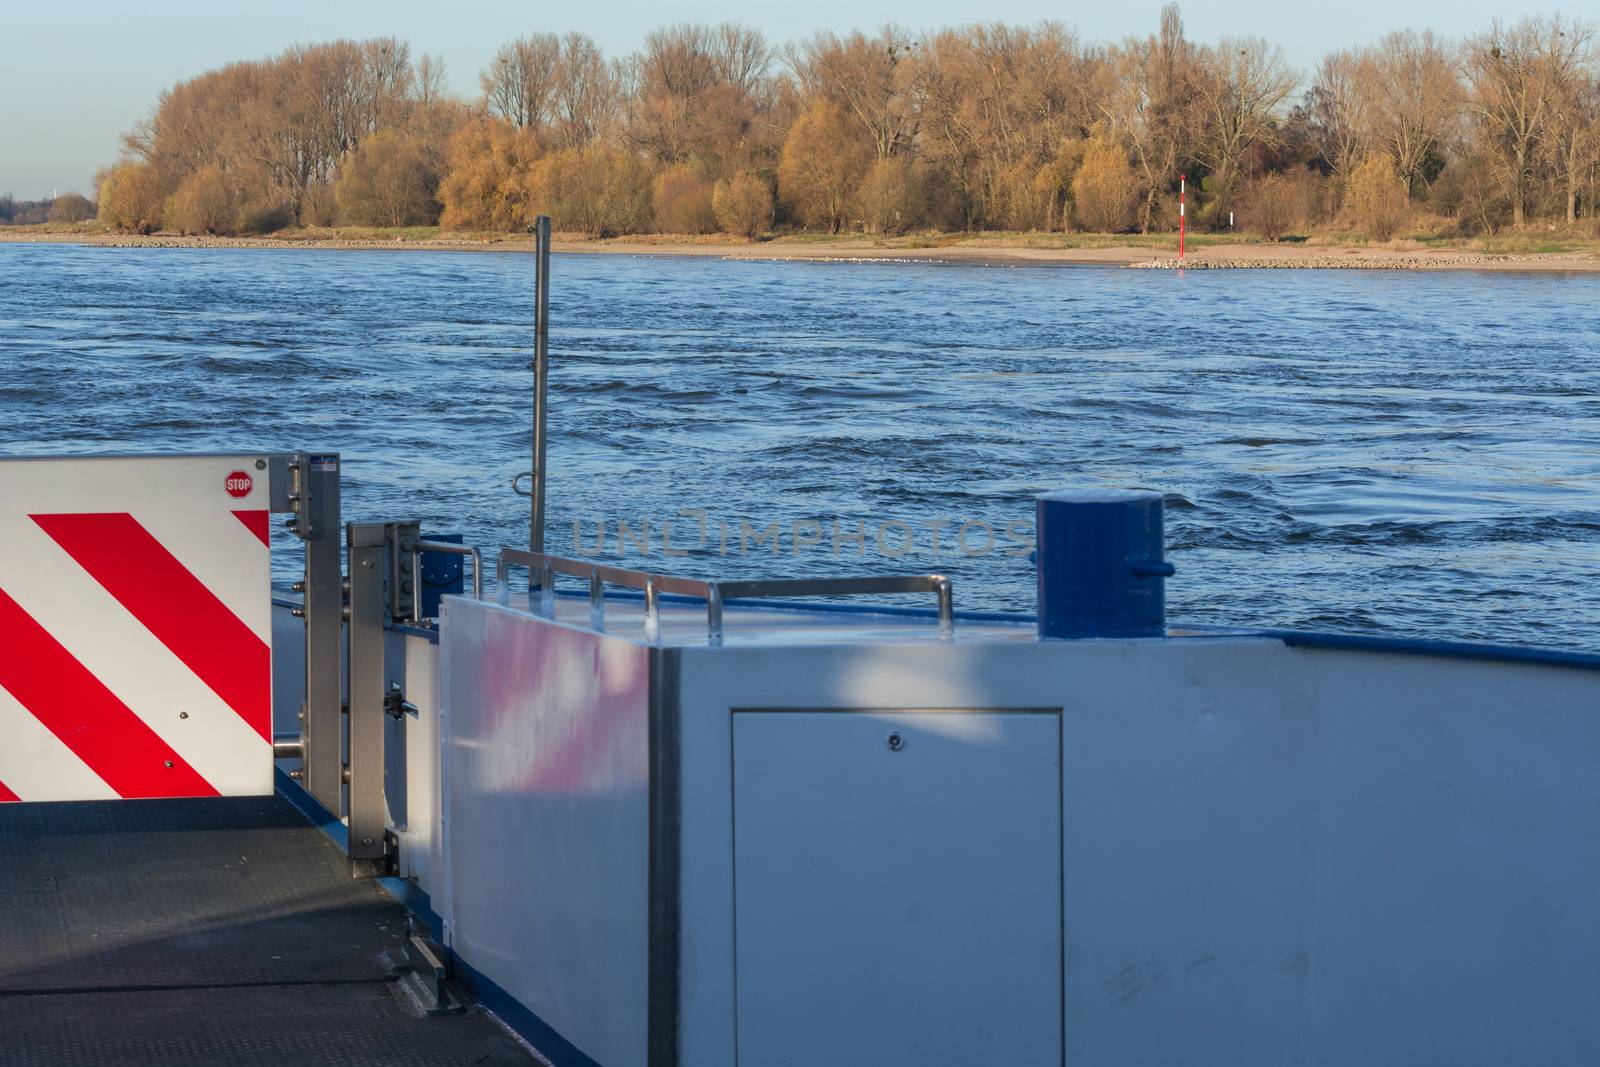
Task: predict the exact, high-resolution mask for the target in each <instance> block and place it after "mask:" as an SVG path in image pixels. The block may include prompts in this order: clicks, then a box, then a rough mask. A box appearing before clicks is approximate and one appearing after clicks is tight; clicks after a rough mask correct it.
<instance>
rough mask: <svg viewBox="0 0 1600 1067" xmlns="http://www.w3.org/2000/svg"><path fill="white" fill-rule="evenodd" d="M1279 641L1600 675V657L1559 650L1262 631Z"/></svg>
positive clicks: (1350, 635)
mask: <svg viewBox="0 0 1600 1067" xmlns="http://www.w3.org/2000/svg"><path fill="white" fill-rule="evenodd" d="M1255 632H1257V633H1260V634H1263V635H1265V636H1267V637H1276V638H1277V639H1278V640H1280V641H1282V642H1283V643H1284V644H1286V645H1288V646H1289V647H1291V648H1327V649H1340V650H1346V651H1351V652H1384V653H1397V654H1400V655H1412V656H1443V657H1446V658H1449V659H1475V660H1489V661H1492V662H1498V663H1528V664H1534V665H1537V666H1541V667H1575V668H1577V669H1579V670H1589V671H1600V655H1596V654H1595V653H1592V652H1569V651H1567V650H1565V649H1559V648H1532V647H1528V646H1525V645H1480V644H1475V643H1473V642H1470V641H1432V640H1428V639H1426V638H1420V637H1376V636H1372V635H1368V634H1328V633H1308V632H1305V631H1302V630H1258V631H1255Z"/></svg>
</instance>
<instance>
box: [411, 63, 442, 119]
mask: <svg viewBox="0 0 1600 1067" xmlns="http://www.w3.org/2000/svg"><path fill="white" fill-rule="evenodd" d="M415 81H416V94H417V103H418V104H420V105H422V107H424V108H426V109H430V110H431V109H432V108H434V107H436V106H438V104H440V103H441V102H442V101H443V100H444V93H445V88H444V86H445V72H444V56H441V55H424V56H420V57H418V59H417V66H416V80H415Z"/></svg>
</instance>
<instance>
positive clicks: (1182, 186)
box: [1178, 174, 1189, 263]
mask: <svg viewBox="0 0 1600 1067" xmlns="http://www.w3.org/2000/svg"><path fill="white" fill-rule="evenodd" d="M1188 190H1189V176H1188V175H1187V174H1180V175H1178V262H1179V263H1182V262H1183V228H1184V223H1185V222H1186V221H1187V220H1186V219H1185V218H1184V215H1185V211H1184V206H1185V205H1184V201H1185V200H1186V199H1187V193H1188Z"/></svg>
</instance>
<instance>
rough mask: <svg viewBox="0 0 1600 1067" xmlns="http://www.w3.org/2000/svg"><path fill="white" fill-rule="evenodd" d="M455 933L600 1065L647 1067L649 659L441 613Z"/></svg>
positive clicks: (496, 615)
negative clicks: (645, 1065)
mask: <svg viewBox="0 0 1600 1067" xmlns="http://www.w3.org/2000/svg"><path fill="white" fill-rule="evenodd" d="M443 613H444V617H443V626H442V635H441V657H442V658H441V670H442V672H443V682H442V685H443V693H444V723H443V728H444V731H445V740H444V743H445V745H446V765H445V768H444V774H445V782H444V791H445V793H444V806H445V810H444V812H443V820H444V828H445V833H446V834H447V840H446V844H445V851H446V865H447V879H448V884H447V885H446V888H445V893H444V897H445V903H444V908H445V920H446V937H447V939H448V941H449V943H450V945H451V947H452V948H453V949H454V950H455V951H456V952H457V953H458V954H460V956H461V957H462V958H463V959H464V960H465V961H466V962H467V963H468V964H469V965H471V966H472V967H474V968H476V969H477V970H478V971H480V972H481V973H483V974H484V975H486V976H487V977H488V978H490V979H491V980H492V981H494V982H495V983H496V984H498V985H499V986H500V987H501V988H503V989H505V990H506V991H507V992H508V993H510V994H511V995H512V996H514V997H516V998H517V1000H518V1001H519V1002H521V1003H522V1004H523V1005H524V1006H525V1007H527V1008H528V1009H529V1010H531V1011H532V1012H533V1013H534V1014H536V1015H537V1016H538V1017H539V1018H540V1019H542V1020H543V1021H544V1022H545V1023H546V1024H547V1025H549V1026H550V1027H552V1028H554V1029H555V1030H556V1031H557V1032H558V1033H560V1034H561V1035H562V1036H563V1037H564V1038H566V1040H568V1041H570V1042H571V1043H572V1044H573V1045H575V1046H576V1047H577V1048H578V1049H580V1050H581V1051H582V1052H583V1053H584V1054H586V1055H588V1056H589V1057H591V1058H592V1059H594V1060H595V1061H597V1062H599V1063H603V1064H605V1065H606V1067H644V1064H645V1045H646V1023H647V986H648V966H649V951H648V944H647V938H648V926H649V924H648V899H647V897H648V884H649V870H648V864H649V855H648V832H649V797H648V793H647V785H648V775H649V762H648V761H649V673H650V671H649V653H648V651H647V650H646V649H644V648H641V647H639V646H637V645H634V644H631V643H629V642H626V641H623V640H620V639H618V638H613V637H606V636H604V635H601V634H594V633H588V632H583V631H579V630H575V629H572V628H569V627H564V626H560V625H557V624H554V623H551V622H548V621H546V620H543V619H539V618H535V617H532V616H529V615H527V614H523V613H518V612H514V611H511V610H508V609H505V608H500V607H497V606H495V605H491V604H483V603H479V602H477V601H471V600H465V599H461V598H456V597H447V598H446V599H445V601H444V607H443Z"/></svg>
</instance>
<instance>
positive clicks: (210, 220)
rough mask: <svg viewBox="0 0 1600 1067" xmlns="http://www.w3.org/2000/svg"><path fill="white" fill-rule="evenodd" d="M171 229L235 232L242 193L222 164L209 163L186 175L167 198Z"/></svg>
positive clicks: (200, 231)
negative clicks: (240, 194)
mask: <svg viewBox="0 0 1600 1067" xmlns="http://www.w3.org/2000/svg"><path fill="white" fill-rule="evenodd" d="M166 221H167V227H168V228H169V229H174V230H178V231H179V232H181V233H193V234H202V233H233V232H234V231H235V230H236V228H237V227H238V223H239V197H238V191H237V189H236V188H235V186H234V183H233V182H232V181H230V180H229V177H228V175H227V174H226V173H224V172H223V170H222V168H221V167H219V166H217V165H216V164H215V163H208V164H206V165H205V166H204V167H201V168H200V169H199V170H197V171H195V172H194V173H193V174H191V175H189V176H188V177H187V178H185V179H184V180H183V181H182V182H181V183H180V184H179V185H178V191H177V192H175V193H173V194H172V199H170V200H168V201H167V208H166Z"/></svg>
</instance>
